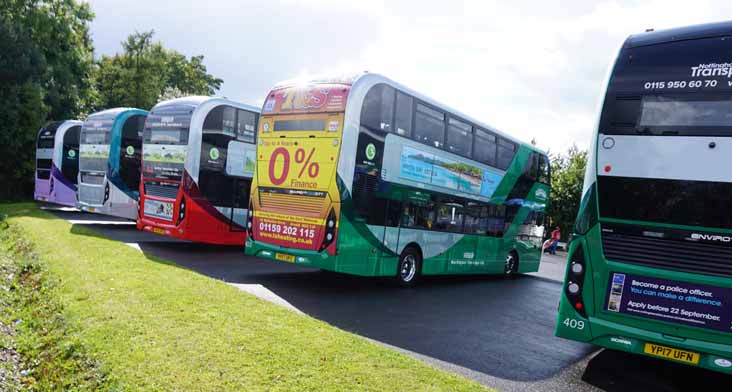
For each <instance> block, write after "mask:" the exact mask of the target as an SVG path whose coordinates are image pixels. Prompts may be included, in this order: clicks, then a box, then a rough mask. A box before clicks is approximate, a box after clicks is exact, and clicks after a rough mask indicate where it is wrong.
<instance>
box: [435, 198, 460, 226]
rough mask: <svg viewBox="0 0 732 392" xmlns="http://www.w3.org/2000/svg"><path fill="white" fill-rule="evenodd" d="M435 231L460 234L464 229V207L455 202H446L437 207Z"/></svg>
mask: <svg viewBox="0 0 732 392" xmlns="http://www.w3.org/2000/svg"><path fill="white" fill-rule="evenodd" d="M435 215H436V216H435V227H434V229H435V230H441V231H454V232H460V231H462V229H463V206H462V204H460V203H457V202H454V201H446V202H443V204H439V205H438V206H437V211H436V214H435Z"/></svg>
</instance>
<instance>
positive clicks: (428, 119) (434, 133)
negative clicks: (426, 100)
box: [414, 104, 445, 148]
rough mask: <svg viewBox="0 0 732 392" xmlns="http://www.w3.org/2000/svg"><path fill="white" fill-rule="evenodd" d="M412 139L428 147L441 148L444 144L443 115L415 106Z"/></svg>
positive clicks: (419, 105) (420, 105) (422, 106)
mask: <svg viewBox="0 0 732 392" xmlns="http://www.w3.org/2000/svg"><path fill="white" fill-rule="evenodd" d="M414 138H415V139H416V140H418V141H420V142H422V143H424V144H426V145H428V146H432V147H437V148H442V147H443V146H444V143H445V114H444V113H442V112H440V111H437V110H434V109H432V108H429V107H427V106H425V105H422V104H417V114H416V116H415V123H414Z"/></svg>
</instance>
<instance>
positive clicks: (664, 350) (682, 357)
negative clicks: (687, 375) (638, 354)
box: [643, 343, 699, 365]
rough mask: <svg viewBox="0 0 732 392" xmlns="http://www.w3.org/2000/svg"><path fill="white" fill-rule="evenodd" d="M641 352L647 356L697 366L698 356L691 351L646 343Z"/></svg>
mask: <svg viewBox="0 0 732 392" xmlns="http://www.w3.org/2000/svg"><path fill="white" fill-rule="evenodd" d="M643 352H645V353H646V354H649V355H653V356H655V357H660V358H668V359H674V360H677V361H681V362H686V363H691V364H694V365H698V364H699V354H697V353H695V352H691V351H686V350H679V349H677V348H671V347H666V346H661V345H658V344H652V343H646V345H645V347H644V349H643Z"/></svg>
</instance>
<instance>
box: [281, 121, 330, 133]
mask: <svg viewBox="0 0 732 392" xmlns="http://www.w3.org/2000/svg"><path fill="white" fill-rule="evenodd" d="M274 130H275V132H286V131H323V130H325V119H302V120H277V121H275V123H274Z"/></svg>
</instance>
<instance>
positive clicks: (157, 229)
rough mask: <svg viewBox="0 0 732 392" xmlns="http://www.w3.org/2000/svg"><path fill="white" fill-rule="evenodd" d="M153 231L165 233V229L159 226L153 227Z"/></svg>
mask: <svg viewBox="0 0 732 392" xmlns="http://www.w3.org/2000/svg"><path fill="white" fill-rule="evenodd" d="M153 233H158V234H165V230H163V229H161V228H159V227H153Z"/></svg>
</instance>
